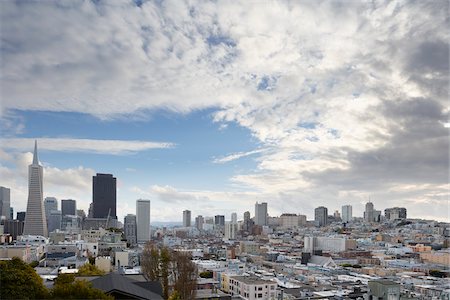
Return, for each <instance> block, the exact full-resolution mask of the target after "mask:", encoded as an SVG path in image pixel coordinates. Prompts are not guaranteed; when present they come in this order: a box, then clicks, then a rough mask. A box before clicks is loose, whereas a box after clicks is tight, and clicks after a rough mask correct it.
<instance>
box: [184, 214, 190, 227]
mask: <svg viewBox="0 0 450 300" xmlns="http://www.w3.org/2000/svg"><path fill="white" fill-rule="evenodd" d="M183 227H191V211H190V210H184V211H183Z"/></svg>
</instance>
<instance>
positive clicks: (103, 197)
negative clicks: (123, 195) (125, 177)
mask: <svg viewBox="0 0 450 300" xmlns="http://www.w3.org/2000/svg"><path fill="white" fill-rule="evenodd" d="M116 202H117V199H116V178H115V177H113V176H112V174H99V173H97V175H96V176H93V177H92V203H93V209H94V218H106V217H108V212H109V210H111V212H110V217H111V218H115V219H117V215H116Z"/></svg>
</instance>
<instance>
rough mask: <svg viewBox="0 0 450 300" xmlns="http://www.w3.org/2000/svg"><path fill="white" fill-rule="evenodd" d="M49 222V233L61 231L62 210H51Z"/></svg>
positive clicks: (48, 217)
mask: <svg viewBox="0 0 450 300" xmlns="http://www.w3.org/2000/svg"><path fill="white" fill-rule="evenodd" d="M47 220H48V221H47V226H48V232H53V231H55V230H56V229H59V230H61V223H62V215H61V211H60V210H51V211H50V212H49V215H48V216H47Z"/></svg>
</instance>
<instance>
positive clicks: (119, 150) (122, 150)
mask: <svg viewBox="0 0 450 300" xmlns="http://www.w3.org/2000/svg"><path fill="white" fill-rule="evenodd" d="M37 140H38V145H39V149H44V150H52V151H70V152H93V153H102V154H111V155H119V154H127V153H134V152H139V151H145V150H150V149H161V148H171V147H173V146H174V144H172V143H160V142H149V141H133V140H131V141H124V140H93V139H72V138H37ZM0 144H1V147H2V148H4V149H14V150H21V151H23V150H27V149H30V147H31V146H30V145H34V139H32V138H6V139H0Z"/></svg>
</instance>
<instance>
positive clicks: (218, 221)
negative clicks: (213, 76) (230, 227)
mask: <svg viewBox="0 0 450 300" xmlns="http://www.w3.org/2000/svg"><path fill="white" fill-rule="evenodd" d="M214 225H217V226H225V216H223V215H217V216H214Z"/></svg>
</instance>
